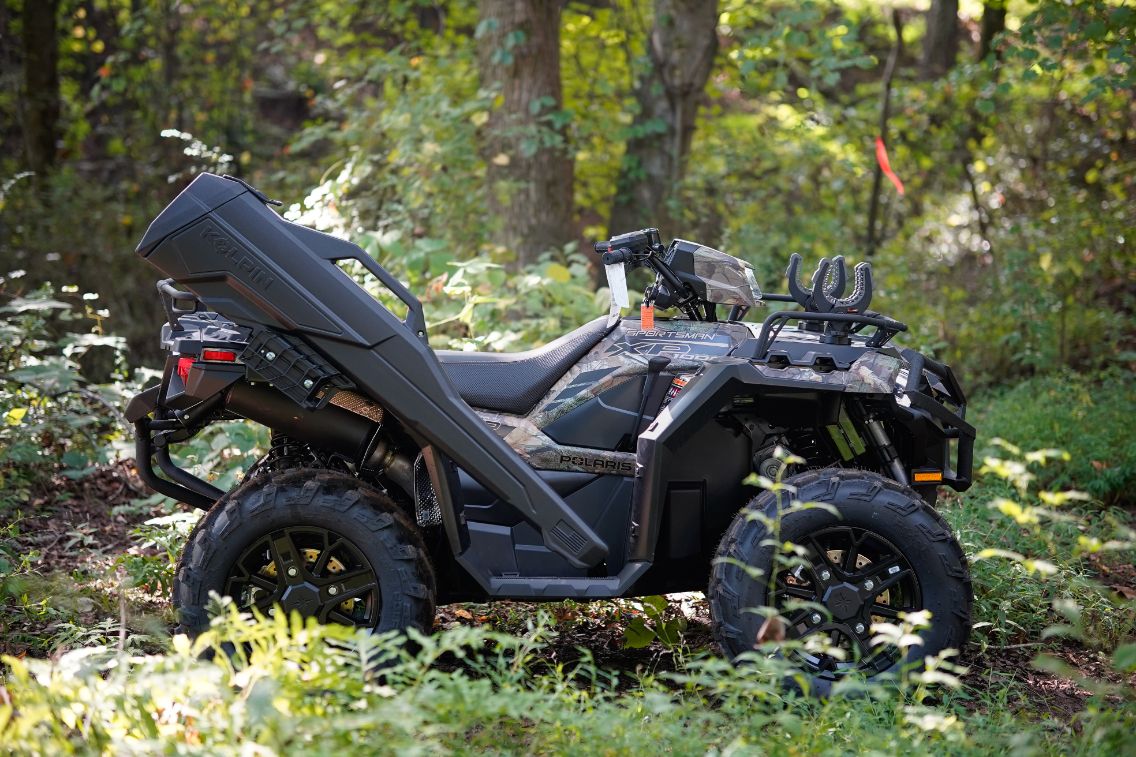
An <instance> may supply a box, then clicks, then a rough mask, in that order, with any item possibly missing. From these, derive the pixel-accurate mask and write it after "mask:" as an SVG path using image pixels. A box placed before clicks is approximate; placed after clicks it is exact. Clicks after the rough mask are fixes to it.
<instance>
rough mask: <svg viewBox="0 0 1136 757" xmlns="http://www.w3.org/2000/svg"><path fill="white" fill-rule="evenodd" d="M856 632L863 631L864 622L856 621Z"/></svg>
mask: <svg viewBox="0 0 1136 757" xmlns="http://www.w3.org/2000/svg"><path fill="white" fill-rule="evenodd" d="M856 633H864V624H863V623H857V624H856Z"/></svg>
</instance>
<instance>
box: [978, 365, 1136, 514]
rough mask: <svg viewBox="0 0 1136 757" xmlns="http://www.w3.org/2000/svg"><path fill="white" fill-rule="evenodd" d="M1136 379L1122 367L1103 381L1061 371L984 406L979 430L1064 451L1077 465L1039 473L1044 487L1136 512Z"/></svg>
mask: <svg viewBox="0 0 1136 757" xmlns="http://www.w3.org/2000/svg"><path fill="white" fill-rule="evenodd" d="M1132 417H1136V379H1134V378H1133V376H1132V373H1131V371H1127V370H1123V369H1121V368H1114V369H1111V370H1107V371H1104V372H1102V373H1098V374H1090V375H1085V374H1082V373H1072V372H1068V371H1065V372H1059V373H1055V374H1053V375H1049V376H1043V377H1037V378H1032V379H1028V380H1026V381H1023V382H1021V383H1019V384H1017V385H1016V386H1014V387H1012V388H1008V389H1004V390H1002V391H999V392H997V393H995V394H994V396H993V397H992V398H991V399H989V400H987V402H986V403H984V406H983V408H982V410H981V412H980V414H979V416H978V419H977V421H976V422H977V424H978V426H979V428H981V429H983V431H984V436H985V438H987V439H989V438H991V436H999V437H1002V438H1005V439H1012V440H1014V443H1015V444H1017V445H1018V446H1019V447H1021V448H1022V449H1027V450H1029V449H1052V448H1057V449H1062V450H1065V451H1066V452H1068V453H1069V459H1068V460H1067V461H1066V462H1063V463H1062V464H1060V465H1051V466H1046V467H1045V468H1042V469H1040V470H1037V471H1036V475H1037V477H1038V480H1037V485H1038V486H1042V487H1045V488H1056V489H1063V488H1068V487H1073V486H1076V487H1078V488H1082V489H1084V491H1086V492H1087V493H1089V494H1090V495H1092V496H1093V497H1094V498H1096V499H1099V500H1101V501H1102V502H1104V503H1105V504H1106V505H1121V504H1127V505H1131V504H1132V503H1133V501H1134V500H1133V494H1132V493H1133V491H1136V434H1134V433H1133V432H1132V428H1131V426H1130V425H1129V424H1128V423H1126V422H1125V421H1124V420H1123V419H1126V418H1132Z"/></svg>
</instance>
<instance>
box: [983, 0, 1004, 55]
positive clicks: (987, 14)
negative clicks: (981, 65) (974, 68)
mask: <svg viewBox="0 0 1136 757" xmlns="http://www.w3.org/2000/svg"><path fill="white" fill-rule="evenodd" d="M1005 29H1006V0H986V2H985V3H983V4H982V26H981V30H980V32H979V38H978V60H986V56H987V55H989V54H990V53H991V51H993V52H994V55H995V57H1001V54H1000V53H999V51H998V50H994V49H993V45H994V37H996V36H997V35H998V34H1000V33H1002V32H1003V31H1005Z"/></svg>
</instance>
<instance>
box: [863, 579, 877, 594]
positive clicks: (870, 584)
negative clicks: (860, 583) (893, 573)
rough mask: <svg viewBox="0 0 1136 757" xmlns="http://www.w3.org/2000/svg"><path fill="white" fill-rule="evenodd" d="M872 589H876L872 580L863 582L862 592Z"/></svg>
mask: <svg viewBox="0 0 1136 757" xmlns="http://www.w3.org/2000/svg"><path fill="white" fill-rule="evenodd" d="M874 588H876V582H875V581H873V580H872V579H870V578H869V579H868V580H867V581H865V582H864V590H865V591H871V590H872V589H874Z"/></svg>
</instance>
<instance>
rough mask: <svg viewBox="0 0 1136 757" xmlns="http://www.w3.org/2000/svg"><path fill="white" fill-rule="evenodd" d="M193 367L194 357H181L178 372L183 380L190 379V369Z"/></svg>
mask: <svg viewBox="0 0 1136 757" xmlns="http://www.w3.org/2000/svg"><path fill="white" fill-rule="evenodd" d="M192 367H193V358H191V357H179V358H178V365H177V374H178V375H179V376H181V380H182V381H189V369H190V368H192Z"/></svg>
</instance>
